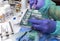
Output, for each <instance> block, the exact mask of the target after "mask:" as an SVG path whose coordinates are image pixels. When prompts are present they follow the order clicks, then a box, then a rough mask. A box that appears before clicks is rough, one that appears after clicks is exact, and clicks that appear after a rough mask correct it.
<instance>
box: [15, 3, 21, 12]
mask: <svg viewBox="0 0 60 41" xmlns="http://www.w3.org/2000/svg"><path fill="white" fill-rule="evenodd" d="M20 8H21V4H16V12H20Z"/></svg>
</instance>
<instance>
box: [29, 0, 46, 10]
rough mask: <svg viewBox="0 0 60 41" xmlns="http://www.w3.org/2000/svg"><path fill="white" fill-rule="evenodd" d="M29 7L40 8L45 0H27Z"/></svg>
mask: <svg viewBox="0 0 60 41" xmlns="http://www.w3.org/2000/svg"><path fill="white" fill-rule="evenodd" d="M29 3H30V8H31V9H32V8H34V9H40V8H41V7H43V6H44V5H45V0H29Z"/></svg>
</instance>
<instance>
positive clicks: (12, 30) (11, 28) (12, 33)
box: [9, 21, 14, 34]
mask: <svg viewBox="0 0 60 41" xmlns="http://www.w3.org/2000/svg"><path fill="white" fill-rule="evenodd" d="M9 25H10V28H11V31H12V34H14V31H13V28H12V25H11V22H10V21H9Z"/></svg>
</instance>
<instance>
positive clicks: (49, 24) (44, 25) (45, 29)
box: [29, 18, 56, 33]
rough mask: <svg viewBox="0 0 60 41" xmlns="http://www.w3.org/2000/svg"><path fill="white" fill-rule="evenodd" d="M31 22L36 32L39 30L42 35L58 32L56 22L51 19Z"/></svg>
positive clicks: (30, 20)
mask: <svg viewBox="0 0 60 41" xmlns="http://www.w3.org/2000/svg"><path fill="white" fill-rule="evenodd" d="M29 22H30V23H31V24H32V27H33V28H34V29H35V30H39V31H41V32H42V33H53V32H55V30H56V22H55V21H53V20H49V19H43V20H38V19H33V18H31V19H29Z"/></svg>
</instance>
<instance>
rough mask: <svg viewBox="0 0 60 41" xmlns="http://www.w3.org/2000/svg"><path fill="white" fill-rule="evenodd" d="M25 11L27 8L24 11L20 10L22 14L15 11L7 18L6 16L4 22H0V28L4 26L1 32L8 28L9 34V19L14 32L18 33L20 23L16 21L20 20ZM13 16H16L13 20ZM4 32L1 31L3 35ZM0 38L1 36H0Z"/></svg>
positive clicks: (9, 40)
mask: <svg viewBox="0 0 60 41" xmlns="http://www.w3.org/2000/svg"><path fill="white" fill-rule="evenodd" d="M26 11H27V9H25V10H24V11H21V12H23V14H21V12H19V13H16V15H14V16H10V18H9V19H8V18H7V19H6V21H5V22H4V23H0V28H1V26H2V27H3V28H4V31H3V32H5V31H6V29H8V32H9V34H10V33H11V29H10V25H9V21H10V22H11V24H12V27H13V31H14V33H18V32H19V30H20V28H21V27H20V25H18V23H20V22H21V19H22V18H23V16H24V15H25V13H26ZM14 17H16V20H13V18H14ZM0 33H1V31H0ZM5 34H6V33H5ZM5 34H4V33H3V35H5ZM0 40H1V38H0ZM4 41H12V40H11V39H7V40H4Z"/></svg>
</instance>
